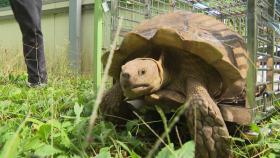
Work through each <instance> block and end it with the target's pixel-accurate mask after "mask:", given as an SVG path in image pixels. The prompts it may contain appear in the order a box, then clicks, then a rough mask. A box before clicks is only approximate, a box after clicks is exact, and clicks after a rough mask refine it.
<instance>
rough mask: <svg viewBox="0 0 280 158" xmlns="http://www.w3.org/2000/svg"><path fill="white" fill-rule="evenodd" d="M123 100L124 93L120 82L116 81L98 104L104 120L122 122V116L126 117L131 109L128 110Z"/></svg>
mask: <svg viewBox="0 0 280 158" xmlns="http://www.w3.org/2000/svg"><path fill="white" fill-rule="evenodd" d="M123 100H124V95H123V92H122V89H121V86H120V83H119V81H117V82H116V83H115V84H114V85H113V86H112V88H111V89H109V90H108V91H107V92H106V93H105V95H104V96H103V98H102V102H101V104H100V111H101V113H102V115H103V116H104V117H105V119H106V120H109V121H111V122H113V123H116V124H122V123H123V122H124V120H123V119H122V118H125V119H128V117H129V116H130V113H131V111H129V108H128V106H127V104H126V103H125V102H124V101H123Z"/></svg>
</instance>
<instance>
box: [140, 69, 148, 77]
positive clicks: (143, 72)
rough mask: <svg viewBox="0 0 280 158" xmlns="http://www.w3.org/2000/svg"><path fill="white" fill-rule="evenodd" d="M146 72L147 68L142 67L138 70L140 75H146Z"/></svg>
mask: <svg viewBox="0 0 280 158" xmlns="http://www.w3.org/2000/svg"><path fill="white" fill-rule="evenodd" d="M145 73H146V70H145V69H141V70H139V71H138V75H140V76H142V75H145Z"/></svg>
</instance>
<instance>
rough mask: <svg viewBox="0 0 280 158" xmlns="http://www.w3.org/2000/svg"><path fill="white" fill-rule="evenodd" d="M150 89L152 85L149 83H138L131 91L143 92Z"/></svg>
mask: <svg viewBox="0 0 280 158" xmlns="http://www.w3.org/2000/svg"><path fill="white" fill-rule="evenodd" d="M148 89H150V85H149V84H137V85H133V86H131V88H130V91H132V92H141V91H145V90H148Z"/></svg>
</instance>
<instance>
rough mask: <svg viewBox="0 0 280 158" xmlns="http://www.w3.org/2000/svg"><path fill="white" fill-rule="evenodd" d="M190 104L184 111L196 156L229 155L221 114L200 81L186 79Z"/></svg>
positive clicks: (228, 144)
mask: <svg viewBox="0 0 280 158" xmlns="http://www.w3.org/2000/svg"><path fill="white" fill-rule="evenodd" d="M187 86H188V87H187V96H188V98H190V106H189V108H188V110H187V111H186V113H185V116H186V118H187V121H188V128H189V131H190V134H191V136H192V137H193V139H194V140H195V143H196V146H195V149H196V150H195V157H196V158H229V157H231V139H230V136H229V133H228V130H227V127H226V125H225V122H224V120H223V117H222V114H221V112H220V110H219V108H218V106H217V104H216V103H215V102H214V101H213V99H212V98H211V97H210V95H209V94H208V91H207V89H206V88H205V85H204V84H203V82H202V81H199V80H197V79H192V78H191V79H188V84H187Z"/></svg>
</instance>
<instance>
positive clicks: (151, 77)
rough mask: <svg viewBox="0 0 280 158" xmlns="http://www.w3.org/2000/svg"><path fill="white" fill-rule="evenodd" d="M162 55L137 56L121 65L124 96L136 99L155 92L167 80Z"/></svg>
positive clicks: (121, 82)
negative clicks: (156, 58) (157, 56)
mask: <svg viewBox="0 0 280 158" xmlns="http://www.w3.org/2000/svg"><path fill="white" fill-rule="evenodd" d="M165 80H166V78H165V73H164V69H163V65H162V57H161V58H160V59H159V60H158V61H157V60H155V59H153V58H136V59H134V60H131V61H129V62H127V63H125V64H124V65H123V66H122V67H121V73H120V84H121V88H122V91H123V93H124V96H125V97H127V98H128V99H134V98H137V97H140V96H143V95H146V94H150V93H152V92H155V91H157V90H159V89H160V88H161V86H162V85H163V83H164V82H165Z"/></svg>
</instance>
